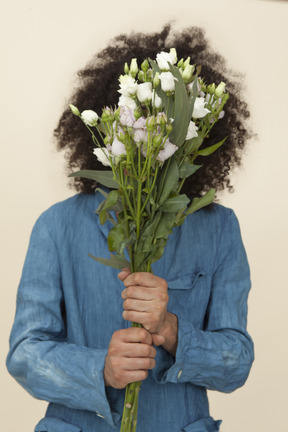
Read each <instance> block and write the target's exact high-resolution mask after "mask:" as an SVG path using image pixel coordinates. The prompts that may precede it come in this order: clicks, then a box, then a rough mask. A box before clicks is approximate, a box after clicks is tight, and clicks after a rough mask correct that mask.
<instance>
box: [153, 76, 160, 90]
mask: <svg viewBox="0 0 288 432" xmlns="http://www.w3.org/2000/svg"><path fill="white" fill-rule="evenodd" d="M159 84H160V79H159V72H156V74H155V76H154V78H153V88H154V89H156V88H157V87H158V86H159Z"/></svg>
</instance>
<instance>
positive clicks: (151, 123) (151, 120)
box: [146, 116, 156, 131]
mask: <svg viewBox="0 0 288 432" xmlns="http://www.w3.org/2000/svg"><path fill="white" fill-rule="evenodd" d="M155 126H156V119H155V117H154V116H150V117H148V118H147V120H146V128H147V130H148V131H153V130H154V129H155Z"/></svg>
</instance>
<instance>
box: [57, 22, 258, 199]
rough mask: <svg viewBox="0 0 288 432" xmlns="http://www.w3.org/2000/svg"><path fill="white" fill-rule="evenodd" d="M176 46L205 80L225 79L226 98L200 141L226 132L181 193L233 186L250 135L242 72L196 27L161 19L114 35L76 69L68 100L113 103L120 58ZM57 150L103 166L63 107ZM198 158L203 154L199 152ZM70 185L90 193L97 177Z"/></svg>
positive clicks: (96, 106) (86, 104)
mask: <svg viewBox="0 0 288 432" xmlns="http://www.w3.org/2000/svg"><path fill="white" fill-rule="evenodd" d="M170 47H175V48H176V50H177V54H178V58H182V57H184V58H186V57H187V56H190V57H191V63H193V64H197V65H201V66H202V69H201V77H202V78H204V79H205V81H206V82H207V84H210V83H212V82H215V84H216V85H217V84H219V83H220V82H221V81H224V82H225V83H226V88H227V91H228V92H229V94H230V98H229V100H228V102H227V104H226V105H225V116H224V118H223V119H222V120H221V121H219V122H217V123H216V124H215V126H214V127H213V129H212V133H211V136H210V137H209V138H208V139H206V140H205V141H204V143H205V145H203V148H204V147H206V146H207V147H208V146H210V145H213V144H215V143H217V142H218V141H220V140H222V139H223V138H224V137H226V136H227V137H228V138H227V139H226V141H225V143H224V145H222V146H221V147H220V148H219V149H218V150H217V151H216V152H215V153H213V154H212V155H211V156H209V158H205V160H202V161H201V157H198V158H197V163H199V164H201V163H204V164H203V166H202V168H201V169H200V170H198V171H197V172H196V173H195V174H194V175H193V176H192V177H190V178H188V179H186V181H185V184H184V186H183V189H182V191H183V193H186V195H187V196H189V197H191V196H193V195H195V194H197V195H198V194H201V193H202V192H204V191H206V190H208V189H210V188H211V187H214V188H215V189H216V190H217V191H220V190H223V189H224V188H225V187H227V188H228V189H229V190H230V191H232V190H233V187H232V185H231V183H230V180H229V173H230V171H231V169H232V168H233V167H234V166H237V165H240V161H241V155H242V151H243V149H244V147H245V145H246V142H247V140H248V139H249V138H251V136H252V133H251V131H250V128H249V124H248V118H249V117H250V113H249V110H248V107H247V103H246V102H245V101H244V100H243V99H242V90H243V80H242V77H241V76H240V75H239V74H237V73H235V72H232V71H231V70H229V69H228V68H227V66H226V61H225V59H224V58H223V57H222V56H221V55H219V54H218V53H217V52H215V51H214V50H213V49H212V48H211V46H210V45H209V43H208V41H207V39H206V38H205V33H204V31H203V30H202V29H201V28H198V27H191V28H186V29H184V30H182V31H180V32H179V31H178V32H176V31H172V28H171V25H170V24H168V25H165V26H164V28H163V29H162V30H161V31H160V32H158V33H157V32H155V33H151V34H143V33H135V32H133V33H131V34H128V35H127V34H121V35H119V36H117V37H115V38H114V39H113V40H112V41H111V43H110V45H109V46H107V47H106V48H105V49H103V50H102V51H100V52H99V53H97V54H96V55H95V56H94V57H93V59H92V61H91V62H89V63H88V65H87V66H86V67H85V68H84V69H82V70H80V71H79V72H78V82H77V86H76V87H75V89H74V93H73V95H72V97H71V99H70V102H71V103H72V104H73V105H75V106H77V107H78V109H79V110H80V111H83V110H85V109H91V110H94V111H96V112H98V113H101V110H102V108H103V107H104V106H114V105H117V102H118V98H119V93H118V92H117V90H118V89H119V82H118V78H119V76H120V75H121V74H123V67H124V64H125V62H128V64H129V63H130V61H131V59H132V58H134V57H136V58H137V61H138V64H141V63H142V61H143V60H144V59H145V58H148V57H150V58H155V56H156V54H157V53H158V52H160V51H162V50H167V49H169V48H170ZM54 137H55V138H56V141H57V148H58V150H62V149H65V150H66V158H67V161H68V169H69V170H70V171H71V170H73V171H74V170H75V169H80V170H81V169H97V170H101V169H107V168H106V167H104V166H103V165H102V164H101V163H100V162H99V161H98V160H97V158H96V157H95V156H94V155H93V147H94V145H93V142H92V139H91V136H90V133H89V131H87V129H86V128H85V127H84V126H83V123H82V122H81V121H80V120H78V119H76V118H75V116H74V115H73V114H72V113H71V111H70V109H69V108H68V107H67V109H66V110H65V111H64V113H63V114H62V116H61V118H60V120H59V123H58V126H57V128H56V129H55V130H54ZM202 159H203V157H202ZM73 187H74V188H75V189H76V190H77V191H78V192H85V193H92V192H94V191H95V187H96V183H95V182H93V181H91V180H87V179H83V178H74V179H73Z"/></svg>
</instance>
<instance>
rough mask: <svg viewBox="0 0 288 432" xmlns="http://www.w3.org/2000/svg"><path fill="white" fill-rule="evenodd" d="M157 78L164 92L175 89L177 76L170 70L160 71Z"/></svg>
mask: <svg viewBox="0 0 288 432" xmlns="http://www.w3.org/2000/svg"><path fill="white" fill-rule="evenodd" d="M159 79H160V81H161V88H162V90H163V91H164V92H172V91H174V90H175V81H177V78H175V77H174V76H173V75H172V73H171V72H161V74H159Z"/></svg>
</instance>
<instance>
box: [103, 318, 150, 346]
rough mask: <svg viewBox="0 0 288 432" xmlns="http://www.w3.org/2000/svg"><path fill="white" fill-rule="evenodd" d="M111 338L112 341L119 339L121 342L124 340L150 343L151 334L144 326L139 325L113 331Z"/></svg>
mask: <svg viewBox="0 0 288 432" xmlns="http://www.w3.org/2000/svg"><path fill="white" fill-rule="evenodd" d="M135 322H137V321H135ZM112 339H113V341H114V340H119V341H121V342H126V343H133V342H134V343H137V342H138V343H143V344H147V345H152V336H151V334H150V333H149V332H148V331H147V330H145V329H144V328H140V327H129V328H127V329H122V330H117V331H116V332H115V333H113V336H112Z"/></svg>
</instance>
